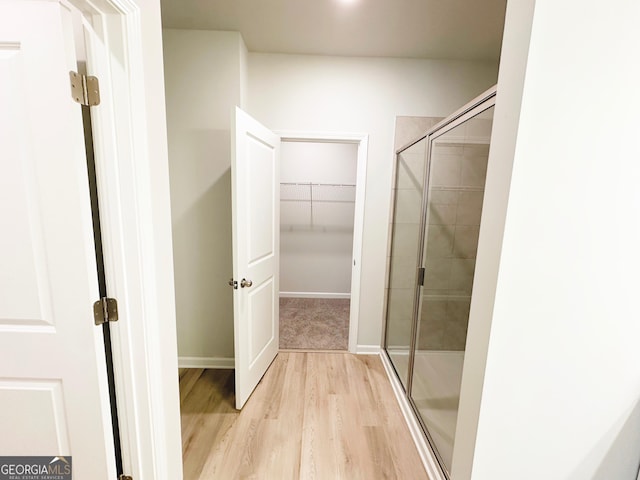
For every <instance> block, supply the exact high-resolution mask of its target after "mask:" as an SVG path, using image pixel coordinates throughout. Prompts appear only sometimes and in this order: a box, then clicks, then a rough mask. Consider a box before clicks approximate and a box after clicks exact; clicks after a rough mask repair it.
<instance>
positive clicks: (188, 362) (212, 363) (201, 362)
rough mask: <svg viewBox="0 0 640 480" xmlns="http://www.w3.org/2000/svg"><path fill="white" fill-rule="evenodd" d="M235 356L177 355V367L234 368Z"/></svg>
mask: <svg viewBox="0 0 640 480" xmlns="http://www.w3.org/2000/svg"><path fill="white" fill-rule="evenodd" d="M234 367H235V358H229V357H178V368H234Z"/></svg>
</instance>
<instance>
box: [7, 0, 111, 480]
mask: <svg viewBox="0 0 640 480" xmlns="http://www.w3.org/2000/svg"><path fill="white" fill-rule="evenodd" d="M74 59H75V54H74V47H73V35H72V31H71V21H70V12H69V11H68V10H66V9H65V8H64V7H61V5H60V4H59V3H57V2H0V225H2V231H1V234H0V265H1V268H0V431H1V432H4V433H3V434H2V435H0V452H1V453H2V455H43V456H46V455H51V456H70V455H71V456H73V473H74V478H95V479H101V478H105V479H106V478H110V479H111V478H115V476H116V473H115V460H114V459H115V455H114V452H113V438H112V433H111V425H110V413H109V396H108V389H107V380H106V366H105V357H104V346H103V340H102V329H101V328H99V327H96V326H95V325H94V324H93V318H92V303H93V302H94V301H95V300H96V299H97V298H98V285H97V273H96V264H95V252H94V245H93V232H92V222H91V210H90V202H89V191H88V180H87V169H86V159H85V153H84V141H83V134H82V119H81V110H80V106H79V105H78V104H76V103H74V102H73V101H72V100H71V94H70V87H69V71H70V70H75V69H76V66H75V65H74V62H75V60H74Z"/></svg>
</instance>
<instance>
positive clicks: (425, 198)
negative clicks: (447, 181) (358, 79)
mask: <svg viewBox="0 0 640 480" xmlns="http://www.w3.org/2000/svg"><path fill="white" fill-rule="evenodd" d="M496 96H497V86H495V85H494V86H493V87H491V88H490V89H488V90H487V91H485V92H484V93H482V94H481V95H479V96H477V97H476V98H474V99H473V100H471V101H470V102H469V103H467V104H466V105H464V106H463V107H462V108H460V109H458V110H456V111H455V112H454V113H453V114H451V115H449V116H448V117H446V118H445V119H443V120H442V121H440V122H438V123H437V124H436V125H434V126H433V127H431V128H430V129H429V130H427V131H426V132H425V133H423V134H421V135H420V136H418V137H417V138H415V139H414V140H412V141H410V142H408V143H407V144H405V145H403V146H402V147H400V148H398V149H397V150H396V152H395V162H396V166H397V158H398V155H400V154H401V153H402V152H404V151H405V150H407V149H408V148H410V147H412V146H413V145H415V144H417V143H419V142H421V141H422V140H424V139H427V144H426V152H425V162H426V166H425V169H424V181H423V192H422V206H421V214H420V229H419V238H418V252H417V255H418V262H417V265H418V269H420V268H424V267H423V265H422V264H423V262H424V252H425V250H426V238H425V232H426V226H427V214H428V212H427V209H428V205H429V195H428V192H429V178H430V170H431V143H432V141H433V140H434V139H435V138H437V137H439V136H441V135H444V134H445V133H447V132H449V131H450V130H453V129H454V128H456V127H458V126H459V125H461V124H463V123H464V122H466V121H467V120H469V119H471V118H473V117H475V116H476V115H478V114H480V113H482V112H484V111H486V110H488V109H489V108H491V107H493V106H495V103H496ZM394 213H395V207H394ZM388 274H389V272H387V276H388ZM418 277H419V275H418V272H416V281H415V287H414V296H413V309H412V319H411V337H410V345H409V365H408V369H407V378H406V389H405V388H404V384H403V383H402V381H401V379H400V378H399V373H398V371H397V369H396V367H395V364H394V363H393V361H392V360H391V357H390V355H389V353H388V351H387V329H388V314H389V302H388V295H387V300H386V305H385V326H384V332H383V338H382V345H383V348H382V353H383V356H384V357H385V360H386V363H388V364H390V365H391V367H392V369H393V372H394V374H395V375H396V377H397V380H398V382H399V384H400V387H401V389H402V391H403V400H404V401H405V402H407V404H408V405H409V406H410V410H411V413H412V414H413V417H414V420H416V421H417V422H418V424H419V425H420V428H421V430H422V434H423V436H424V438H425V439H426V444H427V446H428V450H427V451H426V452H423V451H421V452H420V454H421V457H422V458H423V461H424V460H425V458H424V455H425V454H426V455H427V456H430V457H431V458H430V459H429V460H431V461H432V462H433V461H434V460H435V464H437V465H438V467H439V469H440V472H439V473H441V474H442V477H441V478H445V479H447V480H449V479H450V472H449V470H448V469H447V467H446V466H445V464H444V461H443V459H442V457H441V456H440V453H439V452H438V449H437V447H436V445H435V443H434V441H433V439H432V438H431V435H430V434H429V431H428V428H427V426H426V424H425V422H424V420H423V419H422V417H421V415H420V413H419V410H418V407H417V406H416V404H415V402H414V401H413V398H412V397H411V391H412V388H413V368H414V361H415V352H416V343H417V336H418V315H419V313H420V303H421V300H420V297H421V295H422V290H421V289H422V287H423V285H422V284H420V283H419V280H418ZM423 278H424V275H423ZM471 296H472V297H473V290H472V293H471ZM465 350H466V349H465ZM463 368H464V367H463ZM403 412H404V413H405V415H406V411H405V410H404V409H403ZM407 421H408V423H410V422H409V419H407ZM414 438H415V437H414ZM454 442H455V439H454ZM417 446H418V449H419V450H420V445H417ZM425 467H427V465H425ZM428 471H431V469H429V468H428Z"/></svg>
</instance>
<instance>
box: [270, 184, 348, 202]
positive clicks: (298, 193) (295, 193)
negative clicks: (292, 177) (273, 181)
mask: <svg viewBox="0 0 640 480" xmlns="http://www.w3.org/2000/svg"><path fill="white" fill-rule="evenodd" d="M355 198H356V186H355V185H354V184H346V183H293V182H283V183H281V184H280V201H282V202H307V203H310V204H311V206H313V203H314V202H322V203H354V202H355Z"/></svg>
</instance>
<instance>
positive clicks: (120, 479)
mask: <svg viewBox="0 0 640 480" xmlns="http://www.w3.org/2000/svg"><path fill="white" fill-rule="evenodd" d="M118 480H133V477H130V476H129V475H120V476H119V477H118Z"/></svg>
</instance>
